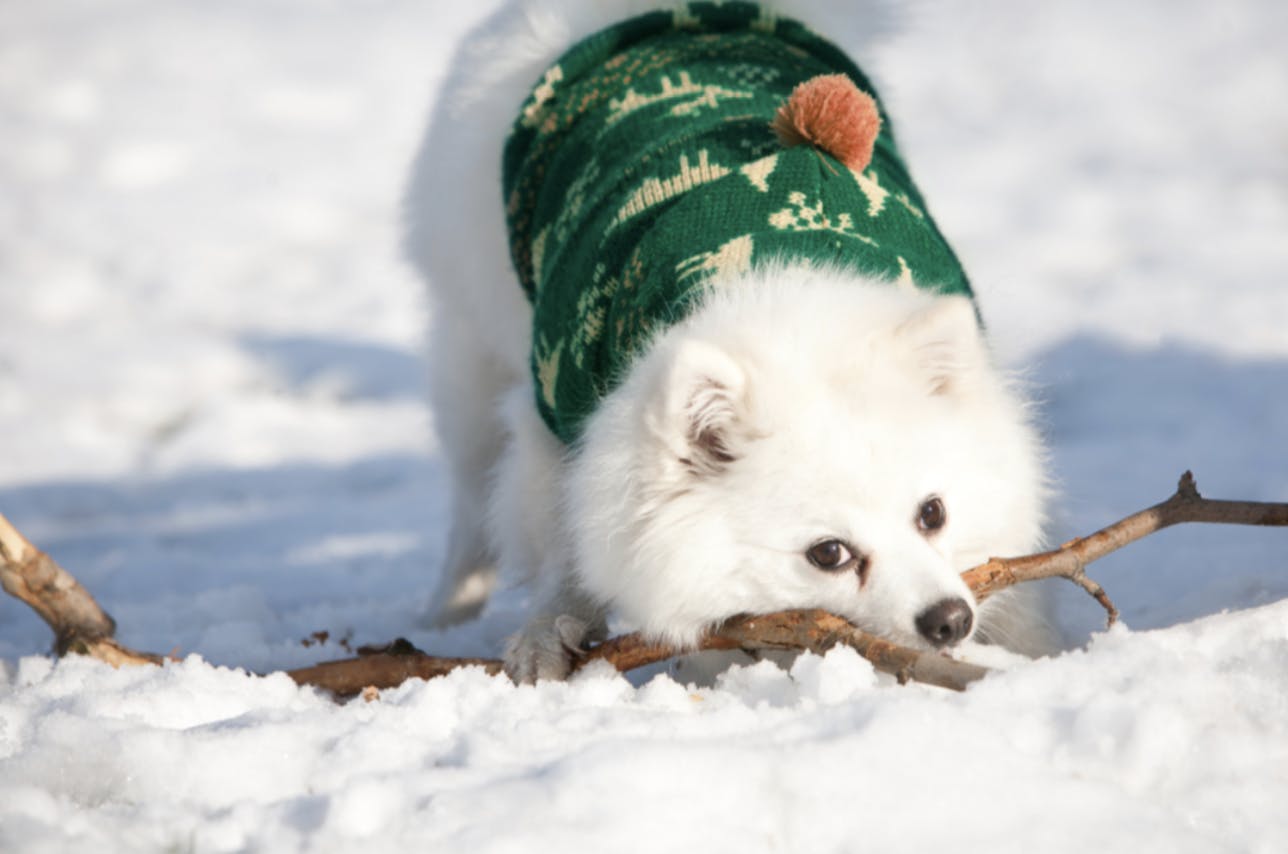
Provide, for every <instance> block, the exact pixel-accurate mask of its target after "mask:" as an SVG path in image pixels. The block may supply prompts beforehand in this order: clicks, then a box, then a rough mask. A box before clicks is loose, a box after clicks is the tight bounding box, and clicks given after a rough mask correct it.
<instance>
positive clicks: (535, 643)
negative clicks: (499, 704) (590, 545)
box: [505, 567, 608, 682]
mask: <svg viewBox="0 0 1288 854" xmlns="http://www.w3.org/2000/svg"><path fill="white" fill-rule="evenodd" d="M543 572H548V573H550V574H558V576H559V578H558V580H557V581H555V582H554V584H553V587H552V589H551V590H549V592H547V593H546V594H545V595H544V596H543V597H542V598H543V600H544V601H543V602H542V605H541V607H540V608H538V610H537V615H536V616H535V617H533V618H532V619H531V620H529V621H528V623H527V625H525V626H524V627H523V628H522V629H521V630H520V631H519V633H518V634H516V635H514V637H512V638H510V640H509V642H508V643H507V644H506V647H505V672H506V673H508V674H509V675H510V678H511V679H513V680H514V681H515V682H535V681H537V680H538V679H566V678H567V677H568V674H569V673H570V672H571V671H572V665H573V662H574V661H575V660H576V659H577V657H578V656H579V655H580V654H581V650H582V649H583V647H584V646H585V644H587V643H591V642H594V641H600V640H603V639H604V638H605V637H607V635H608V626H607V623H606V622H605V614H604V609H603V608H602V607H601V606H600V605H599V604H597V603H596V602H595V601H594V600H592V599H591V598H590V597H588V596H587V595H586V594H585V592H583V591H582V590H581V589H580V588H579V587H578V585H577V582H576V579H575V578H574V577H573V574H572V572H571V571H569V570H568V569H567V568H566V567H546V568H544V569H543Z"/></svg>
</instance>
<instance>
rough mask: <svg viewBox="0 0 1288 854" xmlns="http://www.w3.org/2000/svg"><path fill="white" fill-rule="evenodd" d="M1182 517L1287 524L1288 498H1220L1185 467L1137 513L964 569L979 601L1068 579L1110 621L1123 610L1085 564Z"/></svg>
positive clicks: (1196, 520) (1226, 522) (1231, 522)
mask: <svg viewBox="0 0 1288 854" xmlns="http://www.w3.org/2000/svg"><path fill="white" fill-rule="evenodd" d="M1182 522H1207V523H1214V524H1223V525H1275V526H1280V525H1288V503H1275V502H1261V501H1219V500H1214V499H1211V498H1204V497H1203V496H1201V495H1199V490H1198V487H1197V486H1196V485H1195V483H1194V475H1193V474H1191V473H1190V472H1188V471H1187V472H1185V474H1183V475H1181V479H1180V482H1179V483H1178V484H1177V486H1176V493H1175V494H1174V495H1172V497H1171V498H1169V499H1167V500H1166V501H1163V502H1161V503H1159V504H1155V505H1154V506H1153V507H1149V508H1147V509H1145V510H1141V511H1140V512H1139V513H1133V514H1132V515H1130V516H1128V517H1127V518H1125V519H1120V520H1119V521H1117V522H1115V523H1114V524H1112V525H1110V526H1108V527H1107V528H1101V529H1100V530H1099V531H1096V533H1094V534H1092V535H1090V536H1087V537H1079V538H1077V539H1074V540H1070V541H1069V542H1067V543H1065V544H1064V545H1062V546H1060V548H1058V549H1055V550H1053V551H1049V552H1043V553H1041V554H1036V555H1028V556H1025V557H1010V558H999V557H995V558H989V560H988V562H986V563H983V564H981V565H979V566H977V567H975V568H974V569H969V570H967V571H966V572H964V573H962V578H963V579H965V581H966V586H967V587H969V588H970V589H971V591H972V592H974V594H975V598H976V599H977V600H979V601H981V602H982V601H983V600H985V599H987V598H988V597H989V596H991V595H993V594H994V593H996V592H997V591H999V590H1003V589H1005V588H1007V587H1010V586H1011V585H1012V584H1019V583H1020V582H1023V581H1035V580H1037V579H1039V578H1054V577H1060V578H1067V579H1069V580H1070V581H1072V582H1073V583H1074V584H1077V585H1078V586H1079V587H1081V588H1082V589H1083V590H1086V591H1087V592H1088V593H1090V594H1091V595H1092V596H1094V597H1095V598H1096V601H1097V602H1099V603H1100V604H1101V606H1103V607H1104V609H1105V611H1106V612H1107V614H1108V622H1109V625H1113V624H1114V621H1115V620H1117V619H1118V609H1117V608H1116V607H1114V604H1113V602H1112V601H1110V599H1109V595H1108V594H1107V593H1105V590H1104V588H1103V587H1101V586H1100V585H1099V584H1097V583H1096V582H1094V581H1092V580H1091V579H1090V578H1088V577H1087V574H1086V565H1087V564H1089V563H1091V562H1092V561H1094V560H1099V559H1100V558H1102V557H1104V556H1105V555H1107V554H1110V553H1111V552H1115V551H1117V550H1118V549H1120V548H1122V547H1123V546H1125V545H1127V544H1128V543H1134V542H1135V541H1137V540H1139V539H1141V538H1142V537H1145V536H1148V535H1149V534H1152V533H1154V532H1155V531H1161V530H1162V529H1164V528H1168V527H1171V526H1172V525H1178V524H1180V523H1182Z"/></svg>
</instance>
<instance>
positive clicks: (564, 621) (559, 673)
mask: <svg viewBox="0 0 1288 854" xmlns="http://www.w3.org/2000/svg"><path fill="white" fill-rule="evenodd" d="M589 629H590V627H589V625H588V624H587V623H586V622H585V621H584V620H580V619H578V618H576V617H573V616H571V615H568V614H562V615H560V616H558V617H541V618H538V619H536V620H533V621H532V622H530V623H528V625H526V626H524V628H523V630H522V631H520V632H519V633H518V634H517V635H515V636H514V637H512V638H510V640H509V642H508V643H507V644H506V645H505V672H506V673H507V674H508V675H509V677H510V678H511V679H513V680H514V681H515V682H519V683H532V682H536V681H537V680H538V679H567V678H568V674H569V673H571V672H572V666H573V663H574V662H575V661H576V660H577V659H579V658H581V656H582V655H583V652H584V644H585V641H586V639H587V635H588V634H589Z"/></svg>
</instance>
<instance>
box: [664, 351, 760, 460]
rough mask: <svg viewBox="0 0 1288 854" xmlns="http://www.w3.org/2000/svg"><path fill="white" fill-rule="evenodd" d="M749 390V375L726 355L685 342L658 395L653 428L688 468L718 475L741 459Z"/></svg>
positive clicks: (673, 360) (674, 359)
mask: <svg viewBox="0 0 1288 854" xmlns="http://www.w3.org/2000/svg"><path fill="white" fill-rule="evenodd" d="M746 386H747V376H746V372H745V371H744V370H743V368H742V366H741V365H739V364H738V363H737V362H736V361H735V360H734V359H733V358H732V357H731V356H729V355H728V354H727V353H725V352H724V351H723V350H721V349H720V348H718V347H716V346H714V345H711V344H707V343H705V342H702V341H692V340H690V341H684V342H682V343H681V344H680V345H679V346H678V347H677V348H676V349H675V351H674V353H673V354H672V358H671V360H670V365H669V367H668V369H667V371H666V373H665V375H664V377H663V380H662V383H661V388H660V389H659V390H658V391H657V392H656V394H655V396H654V400H653V404H652V407H651V409H652V411H651V412H650V413H649V422H650V426H651V427H652V429H653V431H654V433H655V434H657V435H658V437H659V438H660V439H661V440H662V441H663V443H664V444H665V445H666V446H667V448H668V449H669V450H670V451H671V452H672V453H673V454H674V455H675V457H676V459H677V460H679V461H680V463H681V464H682V465H683V466H684V467H685V468H687V469H689V470H690V471H692V472H693V473H695V474H714V473H716V472H718V471H721V470H722V469H724V468H725V467H726V466H728V465H729V464H730V463H732V462H734V460H736V459H737V457H738V451H737V447H736V445H737V439H738V434H739V433H740V432H741V431H740V430H739V427H740V423H741V422H742V421H743V420H744V419H745V417H746Z"/></svg>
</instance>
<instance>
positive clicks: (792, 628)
mask: <svg viewBox="0 0 1288 854" xmlns="http://www.w3.org/2000/svg"><path fill="white" fill-rule="evenodd" d="M1181 522H1209V523H1223V524H1237V525H1288V504H1283V503H1263V502H1255V501H1216V500H1212V499H1209V498H1203V497H1202V496H1201V495H1199V492H1198V489H1197V488H1196V487H1195V484H1194V477H1193V476H1192V475H1191V474H1190V473H1189V472H1186V473H1185V474H1184V475H1182V476H1181V480H1180V484H1179V485H1178V487H1177V490H1176V494H1175V495H1173V496H1172V497H1171V498H1169V499H1167V500H1166V501H1164V502H1162V503H1160V504H1156V505H1154V506H1153V507H1150V508H1148V509H1146V510H1142V511H1140V512H1139V513H1135V514H1132V515H1131V516H1128V517H1127V518H1125V519H1122V520H1120V521H1118V522H1115V523H1114V524H1112V525H1110V526H1109V527H1107V528H1104V529H1102V530H1100V531H1097V532H1096V533H1094V534H1092V535H1090V536H1088V537H1081V538H1079V539H1075V540H1071V541H1070V542H1068V543H1065V544H1064V545H1063V546H1061V547H1060V548H1058V549H1055V550H1054V551H1049V552H1044V553H1042V554H1037V555H1028V556H1025V557H1015V558H991V559H990V560H989V561H988V562H987V563H984V564H982V565H980V566H977V567H975V568H974V569H970V570H967V571H966V572H965V573H963V574H962V577H963V578H964V579H965V580H966V583H967V586H969V587H970V589H971V590H972V591H973V592H974V593H975V596H976V598H977V599H979V600H981V601H982V600H984V599H986V598H988V597H989V596H991V595H992V594H994V593H996V592H998V591H999V590H1002V589H1004V588H1006V587H1010V586H1011V585H1013V584H1019V583H1022V582H1025V581H1033V580H1036V579H1039V578H1052V577H1063V578H1068V579H1069V580H1071V581H1073V582H1074V583H1075V584H1078V585H1079V586H1080V587H1082V588H1083V589H1084V590H1087V591H1088V592H1089V593H1091V594H1092V595H1093V596H1095V597H1096V599H1097V601H1099V602H1100V603H1101V605H1103V606H1104V608H1105V610H1106V611H1107V612H1108V614H1109V622H1110V623H1113V621H1114V620H1115V619H1116V618H1117V616H1118V611H1117V609H1116V608H1115V607H1114V605H1113V603H1112V602H1111V601H1110V600H1109V596H1108V595H1107V594H1106V593H1105V591H1104V589H1103V588H1102V587H1101V586H1100V585H1099V584H1097V583H1096V582H1094V581H1092V580H1091V579H1090V578H1088V577H1087V575H1086V565H1087V564H1089V563H1091V562H1092V561H1094V560H1097V559H1098V558H1101V557H1104V556H1105V555H1107V554H1109V553H1110V552H1113V551H1116V550H1117V549H1120V548H1122V547H1123V546H1125V545H1127V544H1128V543H1131V542H1135V541H1136V540H1139V539H1141V538H1142V537H1145V536H1147V535H1149V534H1152V533H1153V532H1155V531H1159V530H1162V529H1163V528H1166V527H1169V526H1171V525H1176V524H1179V523H1181ZM0 582H2V583H3V587H4V589H5V590H6V591H8V592H9V593H10V594H12V595H14V596H16V597H17V598H19V599H21V600H22V601H24V602H26V603H27V604H28V605H30V606H31V607H32V608H33V609H34V610H35V611H36V613H37V614H39V615H40V617H41V618H42V619H43V620H44V621H45V622H46V623H48V624H49V626H50V628H52V629H53V631H54V637H55V647H54V648H55V651H56V652H57V653H58V654H59V655H63V654H66V653H68V652H75V653H79V654H83V655H90V656H93V657H95V658H98V659H101V660H103V661H106V662H108V663H109V664H112V665H113V666H120V665H122V664H143V663H152V664H157V663H160V662H161V661H162V660H163V658H162V656H158V655H152V654H151V653H145V652H137V651H135V650H131V649H129V648H127V647H124V646H121V645H120V644H118V643H117V642H116V641H114V640H112V634H113V631H114V629H115V623H114V622H113V621H112V618H111V617H109V616H108V615H107V614H106V613H105V612H104V611H103V610H102V609H101V608H100V607H99V606H98V603H96V602H95V601H94V598H93V597H92V596H90V594H89V593H88V591H86V590H85V588H83V587H81V585H80V584H79V583H78V582H77V581H76V579H75V578H73V577H72V576H71V574H70V573H68V572H67V571H66V570H64V569H63V568H62V567H60V566H59V565H58V564H57V563H55V562H54V560H53V559H52V558H50V557H49V556H48V555H47V554H45V553H44V552H41V551H39V550H38V549H36V548H35V547H34V546H33V545H32V544H31V543H30V542H28V541H27V539H26V538H25V537H23V536H22V534H20V533H19V532H18V531H17V530H16V529H15V528H14V527H13V526H12V525H11V524H10V523H9V521H8V520H7V519H5V518H4V516H3V515H0ZM838 644H844V645H846V646H849V647H852V648H853V649H855V650H856V651H858V653H859V654H860V655H862V656H863V657H864V658H866V659H868V660H869V661H871V662H872V664H873V666H875V667H876V669H878V670H880V671H881V672H883V673H889V674H892V675H894V676H896V677H897V678H898V679H899V681H900V682H901V683H903V682H908V681H916V682H924V683H926V684H929V685H938V686H941V687H945V688H952V689H955V690H959V691H960V690H963V689H964V688H965V687H966V686H967V685H968V684H970V683H971V682H974V681H975V680H977V679H980V678H982V677H983V676H984V675H985V674H986V673H988V669H987V668H983V667H979V666H977V665H973V664H967V663H965V662H961V661H954V660H953V659H951V658H948V657H946V656H944V655H942V654H939V653H930V652H919V651H917V650H912V649H908V648H906V647H902V646H899V645H897V644H893V643H890V642H889V641H885V640H882V639H880V638H877V637H874V636H872V635H869V634H867V633H866V632H863V631H861V630H860V629H858V628H856V627H855V626H853V625H851V624H850V623H849V622H847V621H846V620H844V619H843V618H841V617H838V616H836V615H834V614H829V613H828V612H826V611H783V612H780V613H777V614H766V615H760V616H742V617H735V618H733V619H731V620H728V621H726V622H725V623H724V624H723V625H722V626H720V627H719V628H718V629H716V630H715V631H713V632H712V633H710V634H709V635H708V636H707V637H706V638H705V639H704V640H703V641H702V643H701V644H700V645H699V647H698V649H700V650H744V651H757V650H767V649H782V650H810V651H813V652H818V653H822V652H826V651H827V650H828V649H831V648H832V647H834V646H836V645H838ZM689 651H693V650H677V649H675V648H673V647H669V646H666V645H664V644H658V643H653V642H650V641H646V640H645V639H643V638H642V637H640V636H639V635H638V634H628V635H622V636H620V637H617V638H613V639H611V640H608V641H605V642H604V643H602V644H599V645H598V646H596V647H593V648H592V649H590V650H588V651H587V652H586V653H585V655H584V656H583V657H582V658H581V659H580V660H578V662H577V663H576V666H577V667H583V666H585V665H586V664H589V663H590V662H592V661H598V660H604V661H608V662H609V663H610V664H612V665H613V666H614V667H616V668H617V669H618V670H623V671H625V670H633V669H635V668H637V667H643V666H644V665H647V664H653V663H655V662H658V661H665V660H666V659H668V658H673V657H675V656H676V655H680V654H683V653H684V652H689ZM362 652H363V653H364V654H360V655H359V656H358V657H357V658H351V659H344V660H341V661H330V662H323V663H321V664H316V665H313V666H312V667H304V668H300V669H298V670H291V671H288V672H287V675H288V676H290V677H291V678H292V679H294V680H295V681H296V682H298V683H300V684H302V685H315V686H317V687H319V688H323V689H325V690H328V691H331V692H332V693H334V694H337V695H339V696H350V695H354V694H357V693H359V692H361V691H362V690H363V689H364V688H366V687H375V688H390V687H393V686H395V685H399V684H401V683H402V682H403V681H405V680H406V679H408V678H411V677H413V676H415V677H420V678H424V679H430V678H433V677H435V676H441V675H443V674H445V673H448V672H450V671H451V670H454V669H456V668H458V667H465V666H481V667H483V668H484V669H485V670H486V671H487V672H488V673H500V672H501V670H502V666H501V662H500V661H498V660H496V659H486V658H439V657H435V656H430V655H425V654H424V653H422V652H420V651H419V650H416V649H414V648H413V647H412V646H411V645H410V644H407V643H406V642H403V643H402V644H399V643H394V644H391V645H389V646H388V647H385V648H381V649H378V650H365V651H362Z"/></svg>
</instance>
